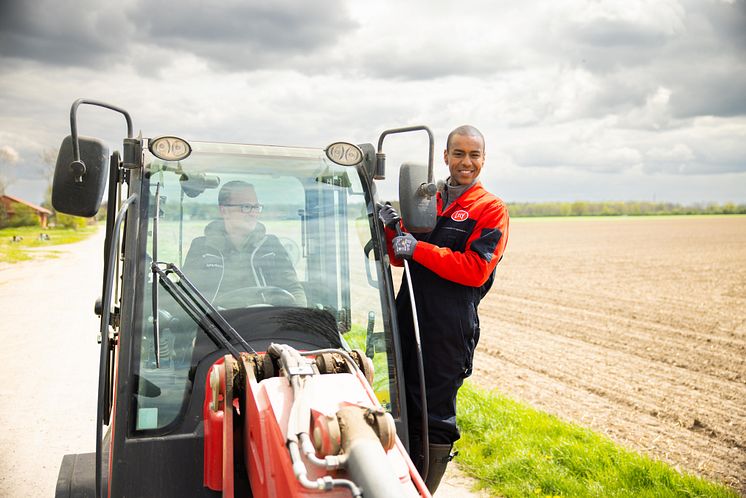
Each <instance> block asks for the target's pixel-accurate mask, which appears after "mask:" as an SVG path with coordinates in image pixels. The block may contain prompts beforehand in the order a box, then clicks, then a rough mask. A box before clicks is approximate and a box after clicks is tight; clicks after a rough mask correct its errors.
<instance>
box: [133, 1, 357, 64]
mask: <svg viewBox="0 0 746 498" xmlns="http://www.w3.org/2000/svg"><path fill="white" fill-rule="evenodd" d="M128 19H129V21H130V22H131V23H132V25H133V26H136V27H137V35H138V41H139V42H141V43H145V44H148V45H151V44H152V45H154V46H157V47H159V48H160V49H164V48H166V49H172V50H175V51H178V52H183V53H189V54H194V55H196V56H198V57H200V58H202V59H203V60H205V61H206V62H207V63H208V64H209V65H210V66H213V67H219V68H220V69H222V70H227V71H234V72H235V71H250V70H255V69H260V68H262V69H266V68H273V67H274V68H292V67H293V64H294V63H295V62H297V61H298V60H299V59H300V60H302V59H305V58H309V57H311V56H312V55H313V54H315V53H316V52H318V51H319V50H321V49H324V48H327V47H330V46H332V45H334V44H335V43H337V41H338V40H339V38H340V37H341V36H342V35H343V34H344V33H347V32H349V31H351V30H354V29H355V28H356V23H355V22H354V21H352V19H351V18H350V17H349V16H348V13H347V8H346V6H345V4H344V3H343V2H342V1H341V0H321V1H316V2H309V3H306V2H295V1H292V0H275V1H270V0H263V1H251V2H247V1H243V0H227V1H221V2H219V3H210V2H204V1H201V0H185V1H170V2H168V1H164V2H140V3H139V4H138V8H133V9H130V10H129V13H128Z"/></svg>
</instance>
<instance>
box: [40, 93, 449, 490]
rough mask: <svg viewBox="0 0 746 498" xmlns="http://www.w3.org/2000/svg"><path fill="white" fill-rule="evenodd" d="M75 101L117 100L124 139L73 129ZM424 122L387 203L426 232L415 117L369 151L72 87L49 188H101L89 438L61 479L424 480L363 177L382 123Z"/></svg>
mask: <svg viewBox="0 0 746 498" xmlns="http://www.w3.org/2000/svg"><path fill="white" fill-rule="evenodd" d="M83 104H86V105H94V106H99V107H104V108H107V109H110V110H113V111H116V112H119V113H121V114H122V115H124V117H125V118H126V121H127V138H125V139H124V143H123V149H122V150H123V152H122V154H121V155H120V154H119V152H116V151H115V152H114V153H112V154H111V155H110V154H109V152H108V149H107V147H106V146H105V145H104V144H103V143H102V142H101V141H100V140H97V139H94V138H85V137H81V136H78V134H77V119H76V114H77V108H78V107H79V106H80V105H83ZM417 130H424V131H427V133H428V135H429V137H430V152H429V164H428V165H427V166H424V165H407V164H405V165H403V166H402V169H401V172H400V185H399V195H400V210H401V213H402V217H403V220H404V223H405V225H406V226H407V228H408V229H409V230H412V231H427V230H429V229H431V228H432V226H433V224H434V222H435V201H434V197H433V193H434V186H433V185H432V150H433V141H432V134H431V133H430V132H429V130H427V128H425V127H411V128H400V129H395V130H388V131H386V132H384V133H383V134H382V135H381V136H380V138H379V142H378V149H377V150H376V149H374V148H373V146H372V145H369V144H364V145H360V146H356V145H353V144H349V143H344V142H337V143H334V144H332V145H330V146H329V147H327V148H325V149H313V148H298V147H285V146H264V145H244V144H227V143H209V142H197V141H191V140H189V141H187V140H184V139H181V138H178V137H172V136H161V137H157V138H153V139H148V138H142V137H134V136H133V132H132V122H131V119H130V117H129V114H128V113H127V112H126V111H124V110H123V109H120V108H118V107H115V106H112V105H109V104H105V103H102V102H95V101H90V100H79V101H76V102H75V103H74V104H73V107H72V110H71V132H72V133H71V135H70V136H68V137H67V138H65V140H64V141H63V142H62V145H61V147H60V152H59V156H58V159H57V165H56V170H55V176H54V185H53V194H52V202H53V205H54V207H55V209H56V210H57V211H59V212H62V213H67V214H71V215H77V216H93V215H95V214H96V213H97V212H98V210H99V208H100V206H101V203H102V197H103V195H104V192H105V190H106V184H107V182H108V185H109V187H108V201H107V205H106V239H105V247H104V275H103V284H102V298H101V300H100V301H97V303H96V312H97V313H98V314H99V315H100V317H101V328H100V341H101V357H100V371H99V390H98V416H97V435H96V451H95V453H87V454H76V455H66V456H65V457H64V458H63V461H62V466H61V469H60V473H59V480H58V483H57V493H56V495H57V496H58V497H73V496H95V497H103V496H106V497H108V496H112V497H120V496H122V497H125V496H126V497H139V496H152V497H161V498H165V497H184V496H206V497H208V496H209V497H213V496H219V495H222V496H254V497H257V498H264V497H281V498H286V497H304V496H313V497H322V496H329V497H346V496H355V497H358V496H364V497H366V498H371V497H386V498H390V497H395V496H413V497H414V496H430V494H429V492H428V490H427V488H426V486H425V482H424V481H423V479H422V477H421V476H420V475H419V474H418V472H417V470H416V469H415V468H414V466H413V464H412V462H411V460H410V458H409V456H408V455H407V448H406V447H405V445H404V444H403V443H402V441H407V440H408V438H407V434H408V426H409V423H408V419H407V413H406V406H405V403H404V399H405V398H404V392H403V382H402V378H401V357H400V352H399V348H398V344H399V338H398V330H397V325H396V315H395V307H394V288H393V282H392V276H391V271H390V266H389V261H388V256H387V253H386V250H385V247H384V241H385V238H384V233H383V227H382V226H381V224H380V222H379V221H378V216H377V206H378V205H379V204H378V199H377V194H376V187H375V183H374V180H377V179H382V178H383V177H384V171H385V160H384V155H383V152H382V144H383V139H384V137H385V136H386V135H388V134H390V133H399V132H409V131H417ZM425 433H426V431H425ZM425 472H426V471H425ZM423 473H424V472H423Z"/></svg>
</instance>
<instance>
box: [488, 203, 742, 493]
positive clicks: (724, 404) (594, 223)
mask: <svg viewBox="0 0 746 498" xmlns="http://www.w3.org/2000/svg"><path fill="white" fill-rule="evenodd" d="M510 230H511V231H510V239H509V242H508V249H507V252H506V255H505V258H504V259H503V261H502V262H501V263H500V266H499V267H498V270H497V278H496V281H495V285H494V287H493V289H492V291H491V292H490V293H489V294H488V296H487V297H486V298H485V300H484V301H483V302H482V305H481V306H480V310H479V312H480V319H481V328H482V338H481V340H480V344H479V347H478V349H477V355H476V359H475V372H474V380H475V381H476V382H477V383H478V384H480V385H482V386H483V387H488V388H490V389H492V388H494V389H497V390H499V391H500V392H502V393H504V394H507V395H509V396H511V397H513V398H516V399H519V400H522V401H525V402H528V403H529V404H531V405H533V406H534V407H536V408H538V409H540V410H542V411H546V412H549V413H552V414H555V415H557V416H559V417H561V418H563V419H565V420H569V421H573V422H576V423H578V424H581V425H584V426H587V427H590V428H592V429H594V430H596V431H599V432H602V433H604V434H606V435H608V436H609V437H611V438H612V439H613V440H615V441H617V442H619V443H621V444H623V445H624V446H626V447H628V448H631V449H634V450H637V451H641V452H643V453H646V454H648V455H650V456H652V457H654V458H657V459H660V460H664V461H666V462H668V463H670V464H672V465H674V466H675V468H677V469H679V470H681V471H684V472H688V473H693V474H697V475H700V476H703V477H707V478H710V479H713V480H716V481H719V482H722V483H725V484H728V485H730V486H732V487H733V488H734V489H736V490H737V491H739V492H740V493H742V494H745V495H746V217H681V218H620V219H608V218H606V219H559V220H548V221H544V220H513V221H512V224H511V228H510Z"/></svg>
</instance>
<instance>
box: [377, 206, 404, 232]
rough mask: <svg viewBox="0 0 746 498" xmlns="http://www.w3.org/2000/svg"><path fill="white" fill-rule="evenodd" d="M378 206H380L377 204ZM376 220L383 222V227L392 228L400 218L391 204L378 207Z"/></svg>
mask: <svg viewBox="0 0 746 498" xmlns="http://www.w3.org/2000/svg"><path fill="white" fill-rule="evenodd" d="M379 206H380V204H379ZM378 219H380V220H381V221H382V222H383V226H385V227H393V226H394V225H396V224H397V223H399V221H400V220H401V216H399V213H397V212H396V209H394V208H393V206H391V204H386V205H384V206H380V207H379V209H378Z"/></svg>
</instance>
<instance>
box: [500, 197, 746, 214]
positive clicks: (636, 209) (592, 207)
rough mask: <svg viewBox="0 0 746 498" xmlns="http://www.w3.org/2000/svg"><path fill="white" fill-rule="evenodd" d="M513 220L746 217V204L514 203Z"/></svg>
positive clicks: (512, 208)
mask: <svg viewBox="0 0 746 498" xmlns="http://www.w3.org/2000/svg"><path fill="white" fill-rule="evenodd" d="M508 209H509V211H510V216H511V217H517V218H521V217H532V216H653V215H692V214H746V204H735V203H733V202H726V203H724V204H718V203H706V204H705V203H696V204H687V205H684V204H676V203H672V202H647V201H597V202H592V201H574V202H511V203H508Z"/></svg>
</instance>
